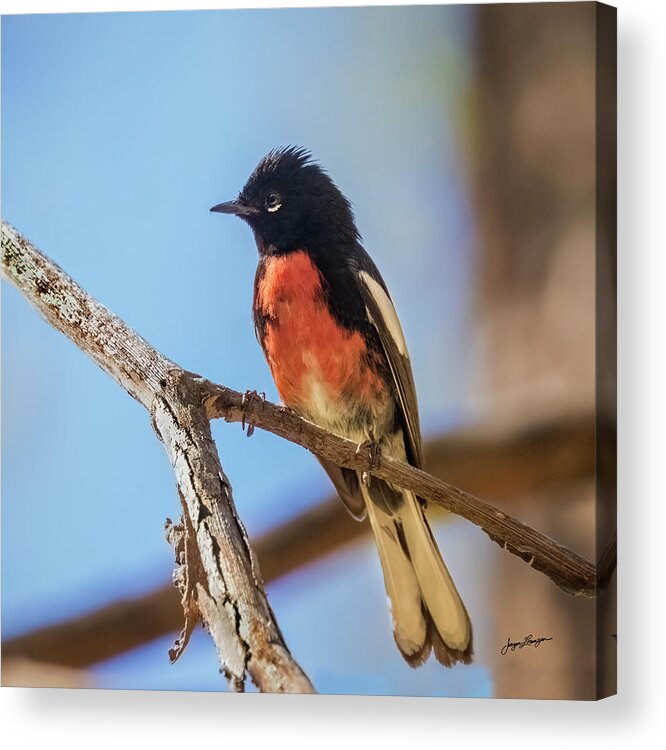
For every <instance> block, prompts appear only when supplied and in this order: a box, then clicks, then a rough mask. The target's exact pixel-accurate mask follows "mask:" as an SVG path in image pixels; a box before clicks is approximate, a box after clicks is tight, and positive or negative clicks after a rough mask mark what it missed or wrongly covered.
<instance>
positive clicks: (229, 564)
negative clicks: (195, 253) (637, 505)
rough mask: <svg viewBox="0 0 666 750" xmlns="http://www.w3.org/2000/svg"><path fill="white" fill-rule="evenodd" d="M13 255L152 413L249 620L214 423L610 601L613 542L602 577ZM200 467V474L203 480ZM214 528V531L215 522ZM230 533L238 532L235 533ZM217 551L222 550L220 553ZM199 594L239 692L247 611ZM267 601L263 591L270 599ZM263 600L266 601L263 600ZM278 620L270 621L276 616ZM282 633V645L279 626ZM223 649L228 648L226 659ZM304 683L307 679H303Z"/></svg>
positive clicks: (29, 289)
mask: <svg viewBox="0 0 666 750" xmlns="http://www.w3.org/2000/svg"><path fill="white" fill-rule="evenodd" d="M2 244H3V251H4V252H3V268H4V269H5V273H6V275H7V276H8V278H10V280H12V281H13V282H14V283H15V284H16V285H17V286H18V287H19V288H20V289H21V290H22V291H24V293H25V294H26V296H27V297H28V298H29V299H30V300H31V301H32V302H33V304H34V305H35V306H36V307H37V308H38V309H39V310H40V311H41V312H42V313H43V314H44V315H45V317H46V318H47V320H48V321H49V322H51V323H52V324H53V325H54V326H55V327H56V328H58V330H61V331H63V332H64V333H65V334H66V335H68V336H69V337H70V338H71V339H72V340H74V342H75V343H76V344H77V345H78V346H79V347H80V348H82V349H83V350H84V351H86V352H87V353H88V354H90V356H92V357H93V359H95V361H97V362H98V364H100V366H101V367H102V368H103V369H105V370H106V371H107V372H108V373H109V374H110V375H111V376H112V377H114V379H116V381H117V382H118V383H120V385H122V386H123V387H124V388H125V389H126V390H127V391H128V392H129V393H130V394H131V395H132V396H134V397H135V398H137V399H138V400H139V401H140V402H141V403H143V404H144V406H146V407H147V408H148V409H149V410H150V411H151V414H152V416H153V423H154V425H155V428H156V431H157V432H158V435H160V437H161V439H162V440H163V442H164V443H165V447H166V449H167V453H168V454H169V457H170V459H171V461H172V464H173V465H174V468H175V471H176V476H177V478H178V482H179V489H180V492H181V498H182V500H183V504H184V507H185V508H186V509H187V514H186V515H187V518H189V519H190V521H191V523H192V528H193V529H195V530H196V541H197V547H198V549H199V552H200V553H202V550H203V554H201V560H202V563H204V567H205V572H206V576H207V581H206V582H207V583H210V582H211V578H212V581H213V583H214V584H217V583H218V580H217V579H218V575H219V577H220V578H221V580H222V581H223V582H225V583H227V585H228V582H227V581H226V577H225V576H229V577H230V578H231V579H232V580H233V581H236V576H238V577H239V578H240V579H241V582H242V586H240V590H242V591H243V593H244V594H245V598H244V602H245V605H246V606H247V607H249V610H248V611H246V610H243V611H242V612H241V614H242V615H245V616H246V618H251V616H252V613H253V611H254V610H253V607H258V608H259V610H260V611H261V610H262V609H264V611H266V610H265V608H268V603H267V602H266V600H265V596H264V593H263V587H262V586H261V578H260V577H259V574H258V565H257V563H256V559H255V558H254V555H253V553H252V551H251V548H250V547H249V544H248V542H247V537H246V535H245V532H244V529H243V528H242V525H241V524H240V522H239V520H238V518H237V516H236V513H235V508H234V506H233V500H232V498H231V491H230V488H229V485H228V482H227V480H226V478H225V477H224V474H223V473H222V469H221V467H220V465H219V459H218V457H217V452H216V451H215V448H214V445H213V442H212V438H211V436H210V429H209V425H208V420H209V419H213V418H223V419H225V420H226V421H228V422H242V423H245V422H248V423H249V424H250V425H251V426H252V428H254V426H257V427H260V428H262V429H265V430H268V431H270V432H273V433H274V434H276V435H279V436H281V437H283V438H285V439H287V440H290V441H291V442H294V443H297V444H299V445H301V446H303V447H305V448H307V449H308V450H310V451H312V452H313V453H315V454H316V455H320V456H323V457H326V458H328V459H330V460H333V461H335V462H336V463H338V464H339V465H341V466H346V467H348V468H353V469H358V470H362V471H368V472H369V473H371V474H373V475H375V476H378V477H380V478H382V479H385V480H387V481H390V482H392V483H394V484H396V485H398V486H401V487H404V488H406V489H410V490H413V491H414V492H415V493H416V494H418V495H419V496H420V497H422V498H424V499H425V500H428V501H430V502H433V503H437V504H439V505H441V506H442V507H444V508H445V509H447V510H449V511H451V512H453V513H455V514H457V515H460V516H462V517H464V518H466V519H468V520H469V521H471V522H472V523H474V524H475V525H477V526H479V527H480V528H482V529H483V530H484V531H485V532H486V533H487V534H488V535H489V536H490V538H491V539H493V540H494V541H496V542H497V543H498V544H500V545H501V546H502V547H503V548H504V549H506V550H507V551H509V552H511V553H512V554H515V555H517V556H518V557H520V558H521V559H523V560H525V561H527V562H528V563H529V564H531V565H532V567H534V568H535V569H536V570H538V571H540V572H542V573H544V574H545V575H547V576H548V577H549V578H551V580H553V582H554V583H555V584H556V585H558V586H559V587H560V588H562V589H563V590H564V591H567V592H568V593H570V594H582V595H585V596H596V595H598V594H599V593H600V592H601V590H602V585H601V584H605V583H606V582H607V581H608V579H609V578H610V576H611V574H612V571H613V569H614V565H615V552H614V551H615V541H614V539H613V540H611V542H609V546H608V547H607V549H606V551H605V552H604V555H603V560H604V567H603V569H602V568H601V566H600V567H599V570H598V569H597V566H595V565H594V564H593V563H591V562H590V561H588V560H586V559H585V558H584V557H582V556H580V555H578V554H577V553H575V552H573V551H571V550H569V549H567V548H566V547H564V546H562V545H560V544H558V543H557V542H555V541H554V540H552V539H550V538H549V537H547V536H545V535H544V534H541V533H540V532H538V531H536V530H535V529H532V528H531V527H529V526H527V525H526V524H524V523H522V522H521V521H518V520H517V519H514V518H512V517H511V516H509V515H507V514H506V513H504V512H502V511H500V510H499V509H497V508H495V507H493V506H492V505H490V504H489V503H486V502H483V501H482V500H479V499H478V498H476V497H474V496H473V495H471V494H469V493H467V492H465V491H463V490H461V489H459V488H457V487H454V486H453V485H451V484H448V483H447V482H444V481H442V480H439V479H436V478H435V477H432V476H430V475H429V474H427V473H426V472H424V471H421V470H419V469H415V468H414V467H411V466H408V465H406V464H403V463H400V462H397V461H394V460H392V459H390V458H388V457H382V459H381V461H380V463H379V466H376V467H372V466H371V464H370V460H369V456H368V455H367V453H366V452H363V451H361V452H357V446H356V445H355V444H353V443H351V442H350V441H348V440H345V439H344V438H341V437H339V436H336V435H332V434H330V433H327V432H326V431H324V430H322V429H321V428H319V427H317V426H316V425H314V424H311V423H310V422H307V421H306V420H303V419H301V418H300V417H298V416H296V415H295V414H294V413H293V412H291V411H289V410H288V409H286V408H284V407H279V406H276V405H274V404H271V403H268V402H264V401H262V400H261V399H259V398H250V399H248V398H246V397H245V396H244V395H242V394H240V393H237V392H236V391H232V390H230V389H228V388H225V387H224V386H220V385H216V384H214V383H211V382H210V381H208V380H206V379H204V378H201V377H199V376H196V375H192V374H191V373H186V372H184V371H183V370H182V369H181V368H179V367H178V366H177V365H175V364H174V363H172V362H171V361H169V360H167V359H166V358H164V357H163V356H162V355H161V354H159V353H158V352H156V351H155V350H154V349H153V348H152V347H150V345H149V344H147V343H146V342H145V341H144V340H143V339H141V338H140V337H139V336H138V335H137V334H136V333H134V332H133V331H132V330H131V329H129V328H128V327H127V326H125V324H124V323H122V321H120V320H119V319H118V318H116V317H115V316H113V315H111V314H110V313H109V312H108V311H107V310H106V309H105V308H104V307H102V306H101V305H100V304H99V303H97V302H95V301H94V300H92V299H91V298H90V297H88V295H87V294H86V293H85V292H84V291H83V290H82V289H80V287H78V286H76V285H75V284H74V282H73V281H72V280H71V279H69V278H68V277H67V276H65V274H64V273H63V272H62V271H61V270H60V269H59V268H57V266H55V265H54V264H53V263H52V262H51V261H49V260H48V259H47V258H45V257H44V256H43V255H41V254H40V253H39V251H37V250H36V249H35V248H34V247H32V246H31V245H30V244H29V243H28V242H27V241H26V240H25V239H24V238H22V237H21V236H20V235H19V234H18V232H16V230H14V229H12V228H11V227H9V226H8V225H4V224H3V243H2ZM100 322H102V325H101V326H100ZM109 334H110V335H109ZM192 456H197V457H198V458H197V461H203V465H200V463H197V462H192V461H191V460H188V458H190V459H191V457H192ZM199 457H201V458H199ZM195 466H196V468H197V471H196V472H195V471H194V469H193V467H195ZM202 514H203V515H202ZM208 514H210V515H208ZM210 518H213V519H215V520H214V521H210V520H209V519H210ZM218 518H219V519H220V522H219V523H218V521H217V519H218ZM227 523H230V527H229V528H227V526H226V524H227ZM184 528H185V530H184V531H183V532H182V533H185V534H186V533H187V523H186V524H185V525H184ZM229 529H232V530H233V533H230V530H229ZM225 535H226V536H225ZM220 539H222V540H223V542H224V543H223V544H221V543H220ZM215 544H217V545H218V546H217V547H215ZM211 550H212V554H211ZM239 559H240V560H242V565H240V566H237V565H236V564H235V563H236V561H237V560H239ZM187 567H188V568H189V567H193V566H192V565H189V566H187ZM220 574H221V575H220ZM248 583H251V585H253V586H254V587H255V597H252V596H248V592H247V591H246V589H247V585H248ZM236 589H238V586H236ZM182 591H184V604H186V600H187V598H188V596H189V595H190V594H191V591H192V586H191V585H190V584H189V583H188V582H185V583H184V586H183V587H182ZM196 591H197V601H198V603H199V608H200V609H201V610H205V611H202V614H203V616H204V620H205V621H206V622H207V623H208V619H207V618H212V619H213V620H214V622H215V623H216V624H218V617H219V616H220V614H221V613H220V608H221V609H222V610H223V613H224V614H223V616H222V617H221V618H220V619H219V623H224V624H225V627H226V628H227V629H226V630H225V629H224V627H221V628H219V629H218V630H219V632H217V631H215V632H214V631H213V630H211V632H212V634H213V637H214V639H215V641H216V646H218V653H219V654H220V659H221V661H222V662H223V663H224V664H225V665H227V666H228V664H229V663H231V664H233V665H234V668H233V673H232V684H236V686H237V687H238V684H237V683H238V675H239V673H241V674H244V670H243V668H242V665H241V663H240V660H239V659H238V658H236V657H237V655H238V654H243V653H245V654H247V653H250V654H256V653H258V652H256V651H255V650H254V649H253V648H252V647H251V644H250V645H249V644H248V643H247V642H244V641H243V638H242V637H241V630H242V629H241V628H235V629H234V628H232V629H231V630H229V621H230V619H234V618H233V617H232V616H233V615H234V614H235V608H234V604H233V602H237V601H239V600H238V599H237V597H235V596H232V599H231V600H228V599H226V598H225V596H224V591H225V589H224V588H222V589H220V590H219V591H218V590H216V589H215V586H213V589H212V590H211V589H206V588H205V586H203V585H201V584H198V585H197V587H196ZM256 592H260V596H259V594H257V593H256ZM207 597H210V598H207ZM257 597H258V600H257V601H255V599H256V598H257ZM225 607H226V608H227V609H225ZM211 608H212V609H211ZM268 611H269V612H270V610H269V609H268ZM270 615H271V618H270V623H272V624H273V625H274V620H273V618H272V613H270ZM241 621H243V619H242V617H241ZM274 627H275V629H276V632H278V634H279V631H277V625H274ZM209 628H210V625H209ZM232 631H233V633H234V634H235V636H236V637H235V638H234V639H233V640H234V645H235V648H236V651H235V652H234V649H233V648H231V649H230V648H229V637H230V633H231V632H232ZM243 632H245V633H247V632H250V633H251V631H247V629H243ZM183 637H184V640H186V638H187V632H184V634H183ZM279 643H280V644H281V649H284V651H281V652H280V654H278V655H277V656H278V657H279V660H280V659H281V660H282V661H284V659H286V660H287V662H286V663H287V665H288V666H289V667H296V669H298V668H297V666H296V665H294V664H293V661H291V662H290V661H289V659H290V656H289V652H288V650H287V649H286V646H284V644H283V643H282V641H281V639H280V640H279ZM220 644H223V646H224V647H223V648H221V646H220ZM228 652H229V653H228ZM273 657H275V654H273ZM246 666H247V668H248V671H250V674H251V675H252V676H253V679H255V681H257V679H258V680H259V682H261V674H260V676H259V677H258V678H257V676H256V675H255V674H254V673H253V671H252V669H251V667H252V659H250V660H249V661H248V663H247V664H246ZM264 666H265V665H264ZM255 671H256V670H255ZM260 672H261V670H260ZM262 674H263V673H262ZM301 674H302V673H301ZM294 679H296V678H294ZM303 679H306V678H304V676H303ZM296 681H297V682H298V679H296ZM286 689H288V688H286ZM301 689H302V688H301Z"/></svg>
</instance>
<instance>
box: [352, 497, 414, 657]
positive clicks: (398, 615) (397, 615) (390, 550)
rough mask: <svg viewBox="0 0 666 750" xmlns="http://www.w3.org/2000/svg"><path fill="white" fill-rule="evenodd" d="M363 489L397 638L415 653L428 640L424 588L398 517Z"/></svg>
mask: <svg viewBox="0 0 666 750" xmlns="http://www.w3.org/2000/svg"><path fill="white" fill-rule="evenodd" d="M361 490H362V492H363V496H364V498H365V501H366V505H367V508H368V518H369V520H370V524H371V526H372V531H373V533H374V536H375V542H376V544H377V550H378V552H379V560H380V562H381V565H382V572H383V573H384V585H385V587H386V593H387V594H388V598H389V601H390V603H391V614H392V616H393V632H394V635H395V640H396V643H397V644H398V647H399V648H400V650H401V651H402V652H403V653H404V654H406V655H407V656H412V655H415V654H418V653H419V652H420V651H421V649H422V648H423V646H424V644H425V641H426V621H425V617H424V615H423V610H422V607H421V589H420V587H419V583H418V581H417V579H416V575H415V572H414V569H413V567H412V563H411V562H410V560H409V558H408V557H407V555H406V554H405V551H404V550H403V548H402V546H401V545H400V540H399V538H398V532H397V528H396V523H395V520H394V519H393V517H392V516H390V515H389V514H387V513H385V512H384V511H383V510H382V509H381V508H380V507H379V506H378V505H376V504H375V503H374V502H373V501H372V500H371V499H370V497H369V496H368V490H367V488H366V487H365V486H364V485H363V484H361Z"/></svg>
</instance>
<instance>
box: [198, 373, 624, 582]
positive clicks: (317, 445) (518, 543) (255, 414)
mask: <svg viewBox="0 0 666 750" xmlns="http://www.w3.org/2000/svg"><path fill="white" fill-rule="evenodd" d="M200 387H201V388H202V394H203V399H204V405H205V408H206V412H207V414H208V416H209V418H211V419H214V418H217V417H219V418H221V419H224V420H225V421H227V422H248V423H249V424H251V425H252V426H253V427H260V428H261V429H263V430H268V431H269V432H272V433H273V434H275V435H279V436H280V437H283V438H285V439H287V440H290V441H291V442H293V443H297V444H298V445H301V446H302V447H303V448H307V449H308V450H309V451H312V452H313V453H315V454H316V455H318V456H324V457H325V458H328V459H330V460H331V461H334V462H335V463H336V464H338V465H339V466H345V467H347V468H348V469H356V470H359V471H367V472H368V473H369V474H372V475H373V476H377V477H379V478H380V479H384V480H386V481H388V482H391V483H392V484H395V485H397V486H399V487H403V488H404V489H407V490H412V491H413V492H414V493H416V494H417V495H418V496H419V497H421V498H423V499H424V500H427V501H430V502H433V503H437V504H438V505H441V506H442V507H443V508H445V509H446V510H448V511H451V513H455V514H456V515H458V516H462V517H463V518H466V519H467V520H468V521H471V523H473V524H474V525H475V526H479V527H480V528H481V529H483V531H485V532H486V534H488V536H489V537H490V538H491V539H492V540H493V541H494V542H497V543H498V544H499V545H500V546H501V547H503V548H504V549H505V550H507V551H508V552H511V554H513V555H517V556H518V557H520V558H521V559H522V560H525V561H526V562H527V563H528V564H529V565H531V566H532V567H533V568H534V569H535V570H538V571H539V572H541V573H543V574H544V575H546V576H548V577H549V578H550V579H551V580H552V581H553V582H554V583H555V584H556V585H557V586H558V587H559V588H561V589H562V590H563V591H566V592H567V593H568V594H572V595H583V596H597V595H598V594H599V593H601V589H600V586H599V583H598V580H597V566H596V565H595V564H594V563H592V562H590V561H589V560H586V559H585V558H584V557H582V556H581V555H579V554H578V553H576V552H573V551H572V550H570V549H568V548H567V547H564V546H563V545H561V544H558V543H557V542H556V541H554V540H553V539H551V538H550V537H547V536H546V535H545V534H542V533H541V532H539V531H536V529H533V528H531V527H530V526H528V525H527V524H525V523H523V522H522V521H519V520H517V519H515V518H512V517H511V516H509V515H507V514H506V513H504V512H502V511H501V510H498V509H497V508H495V507H494V506H492V505H490V504H489V503H486V502H484V501H483V500H479V498H477V497H475V496H474V495H471V494H470V493H468V492H465V491H464V490H461V489H460V488H458V487H454V486H453V485H451V484H448V483H447V482H445V481H443V480H441V479H437V478H436V477H433V476H431V475H430V474H427V473H426V472H425V471H422V470H420V469H416V468H414V467H413V466H409V465H408V464H405V463H402V462H400V461H395V460H394V459H392V458H390V457H388V456H381V458H380V461H379V465H378V466H373V464H372V461H371V458H370V455H369V452H368V451H367V450H361V451H359V450H358V446H357V445H356V444H355V443H353V442H351V441H350V440H346V439H345V438H342V437H339V436H338V435H333V434H331V433H328V432H326V430H323V429H321V428H320V427H318V426H317V425H315V424H312V423H311V422H308V421H306V420H305V419H301V417H299V416H297V415H296V414H294V413H293V412H292V411H290V410H289V409H287V408H285V407H284V406H276V405H275V404H271V403H269V402H268V401H263V400H262V399H259V398H252V399H247V398H246V397H245V396H244V395H242V394H240V393H237V392H236V391H233V390H231V389H229V388H225V387H224V386H221V385H216V384H214V383H210V382H209V381H206V380H201V381H200ZM611 559H614V558H612V556H611ZM604 580H607V576H606V577H605V579H604Z"/></svg>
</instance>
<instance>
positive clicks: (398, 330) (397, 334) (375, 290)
mask: <svg viewBox="0 0 666 750" xmlns="http://www.w3.org/2000/svg"><path fill="white" fill-rule="evenodd" d="M359 276H360V277H361V281H362V282H363V283H364V284H365V285H366V287H367V288H368V290H369V291H370V294H371V295H372V296H373V298H374V300H375V302H376V303H377V307H378V308H379V310H380V311H381V314H382V317H383V318H384V324H385V325H386V328H387V329H388V331H389V333H390V334H391V336H392V337H393V340H394V341H395V345H396V347H397V348H398V351H399V352H400V354H402V356H403V357H406V358H407V359H409V353H408V352H407V342H406V341H405V335H404V333H403V332H402V327H401V326H400V321H399V320H398V316H397V314H396V312H395V307H393V303H392V302H391V300H390V298H389V296H388V294H386V292H385V291H384V289H383V288H382V285H381V284H379V283H378V282H377V281H375V280H374V279H373V278H372V276H370V274H369V273H368V272H367V271H359ZM366 309H367V308H366ZM368 315H369V317H370V319H371V320H372V315H371V314H370V311H369V310H368Z"/></svg>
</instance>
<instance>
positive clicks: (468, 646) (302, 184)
mask: <svg viewBox="0 0 666 750" xmlns="http://www.w3.org/2000/svg"><path fill="white" fill-rule="evenodd" d="M211 211H215V212H217V213H224V214H234V215H235V216H239V217H240V218H241V219H243V220H244V221H245V222H247V224H249V226H250V227H251V229H252V231H253V232H254V237H255V241H256V243H257V249H258V251H259V265H258V267H257V273H256V277H255V282H254V302H253V311H254V325H255V331H256V334H257V339H258V340H259V343H260V344H261V347H262V349H263V351H264V354H265V355H266V359H267V361H268V365H269V367H270V370H271V373H272V375H273V379H274V380H275V384H276V386H277V389H278V392H279V394H280V397H281V398H282V400H283V402H284V403H285V404H286V405H287V406H289V407H290V408H291V409H293V410H294V411H295V412H297V413H298V414H300V415H302V416H304V417H305V418H307V419H309V420H310V421H312V422H314V423H316V424H318V425H320V426H321V427H323V428H325V429H327V430H330V431H331V432H334V433H337V434H338V435H342V436H344V437H346V438H349V439H350V440H353V441H355V442H357V443H358V444H359V445H361V444H368V445H369V446H370V447H371V448H374V449H375V450H379V451H381V453H382V454H384V455H389V456H391V457H392V458H395V459H399V460H402V461H408V462H409V463H410V464H412V465H413V466H417V467H419V468H420V467H421V466H422V464H423V451H422V446H421V432H420V428H419V415H418V407H417V402H416V391H415V387H414V379H413V376H412V369H411V364H410V361H409V355H408V353H407V345H406V343H405V337H404V335H403V332H402V329H401V327H400V322H399V321H398V317H397V315H396V312H395V308H394V307H393V303H392V302H391V298H390V296H389V293H388V289H387V288H386V284H385V283H384V280H383V279H382V277H381V275H380V273H379V271H378V270H377V267H376V266H375V264H374V263H373V261H372V259H371V258H370V256H369V255H368V253H367V252H366V251H365V249H364V248H363V246H362V245H361V237H360V235H359V232H358V230H357V228H356V223H355V220H354V215H353V213H352V209H351V206H350V203H349V201H348V200H347V199H346V198H345V196H344V195H343V194H342V193H341V192H340V190H339V189H338V188H337V186H336V185H335V183H334V182H333V180H332V179H331V178H330V177H329V175H328V174H327V173H326V172H325V171H324V169H322V167H321V166H320V165H319V164H317V163H316V162H314V161H313V160H312V157H311V155H310V153H309V152H307V151H305V150H304V149H302V148H295V147H289V148H282V149H277V150H274V151H271V152H270V153H269V154H268V155H267V156H265V157H264V158H263V159H262V160H261V162H260V163H259V165H258V166H257V168H256V169H255V170H254V172H253V173H252V175H251V176H250V178H249V179H248V181H247V183H246V185H245V187H244V188H243V189H242V191H241V192H240V194H239V196H238V198H237V199H236V200H233V201H229V202H227V203H220V204H219V205H217V206H213V208H211ZM320 461H321V463H322V465H323V467H324V469H325V470H326V472H327V473H328V475H329V477H330V478H331V480H332V481H333V484H334V485H335V488H336V490H337V492H338V494H339V495H340V497H341V499H342V501H343V502H344V504H345V505H346V506H347V509H348V510H349V511H350V512H351V514H352V515H353V516H354V517H355V518H357V519H358V520H363V519H364V518H365V516H366V515H367V516H368V518H369V520H370V525H371V527H372V531H373V534H374V538H375V542H376V545H377V550H378V552H379V558H380V561H381V566H382V570H383V573H384V582H385V586H386V592H387V594H388V597H389V602H390V607H391V612H392V615H393V633H394V637H395V642H396V644H397V646H398V649H399V650H400V653H401V654H402V655H403V656H404V658H405V659H406V660H407V662H408V663H409V664H410V665H411V666H413V667H415V666H419V665H421V664H423V662H424V661H425V660H426V659H427V657H428V656H429V654H430V651H431V649H432V651H433V652H434V654H435V657H436V658H437V660H438V661H439V662H440V663H442V664H444V665H445V666H452V665H453V664H455V663H456V662H459V661H461V662H464V663H466V664H468V663H469V662H470V661H471V659H472V626H471V623H470V620H469V616H468V614H467V611H466V609H465V605H464V604H463V602H462V600H461V598H460V595H459V594H458V591H457V590H456V587H455V585H454V583H453V580H452V579H451V575H450V573H449V571H448V570H447V568H446V565H445V564H444V561H443V560H442V557H441V555H440V553H439V550H438V549H437V544H436V542H435V539H434V537H433V534H432V532H431V530H430V527H429V526H428V523H427V521H426V519H425V516H424V512H423V504H422V502H421V501H420V500H419V499H418V498H417V497H416V496H415V495H414V494H413V493H412V492H408V491H406V490H403V489H400V488H399V487H393V486H392V485H390V484H388V483H387V482H385V481H383V480H381V479H377V478H376V477H373V478H372V479H371V481H369V482H368V481H367V478H366V477H363V476H361V475H359V473H358V472H356V471H353V470H350V469H346V468H341V467H339V466H337V465H336V464H334V463H332V462H330V461H328V460H325V459H320Z"/></svg>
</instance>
